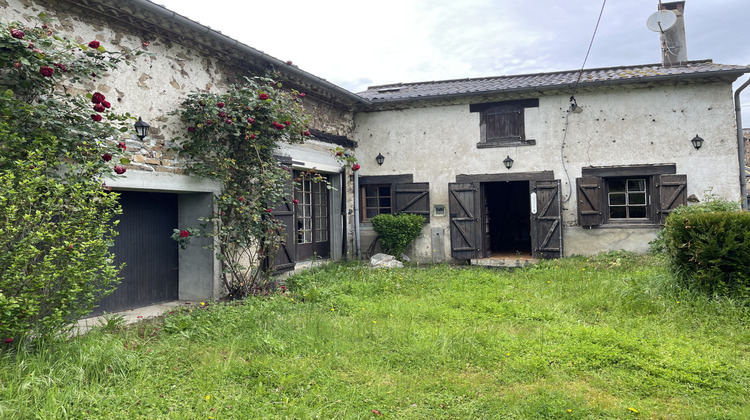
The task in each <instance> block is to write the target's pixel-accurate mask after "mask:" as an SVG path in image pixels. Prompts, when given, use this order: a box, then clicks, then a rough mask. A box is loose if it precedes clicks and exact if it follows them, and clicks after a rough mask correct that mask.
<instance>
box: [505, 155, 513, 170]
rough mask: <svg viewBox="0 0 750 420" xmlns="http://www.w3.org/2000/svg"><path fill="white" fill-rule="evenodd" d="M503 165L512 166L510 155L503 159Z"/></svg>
mask: <svg viewBox="0 0 750 420" xmlns="http://www.w3.org/2000/svg"><path fill="white" fill-rule="evenodd" d="M503 165H505V167H506V168H508V169H510V168H511V167H512V166H513V159H511V158H510V155H509V156H508V157H507V158H505V160H503Z"/></svg>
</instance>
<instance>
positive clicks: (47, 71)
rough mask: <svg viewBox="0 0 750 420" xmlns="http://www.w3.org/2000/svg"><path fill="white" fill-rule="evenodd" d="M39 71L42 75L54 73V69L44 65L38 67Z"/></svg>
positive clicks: (50, 75)
mask: <svg viewBox="0 0 750 420" xmlns="http://www.w3.org/2000/svg"><path fill="white" fill-rule="evenodd" d="M39 73H41V74H42V76H44V77H52V75H53V74H54V73H55V69H53V68H52V67H46V66H45V67H42V68H40V69H39Z"/></svg>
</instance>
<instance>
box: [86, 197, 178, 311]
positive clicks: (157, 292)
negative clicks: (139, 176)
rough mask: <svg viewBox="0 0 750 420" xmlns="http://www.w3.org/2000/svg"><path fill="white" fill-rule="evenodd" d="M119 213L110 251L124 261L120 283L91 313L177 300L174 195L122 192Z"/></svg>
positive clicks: (119, 261)
mask: <svg viewBox="0 0 750 420" xmlns="http://www.w3.org/2000/svg"><path fill="white" fill-rule="evenodd" d="M120 203H121V204H122V215H120V224H119V225H118V226H117V231H118V232H119V235H118V236H117V238H115V246H114V247H113V249H112V250H113V252H114V254H115V263H116V264H117V265H120V264H122V263H125V264H126V265H125V268H124V269H123V270H122V271H121V272H120V274H121V277H122V278H123V279H122V282H121V283H120V285H119V286H118V287H117V290H115V291H114V292H113V293H112V294H111V295H109V296H107V297H105V298H104V299H102V300H101V301H100V303H99V307H98V308H96V309H94V312H93V313H92V315H98V314H101V313H102V312H115V311H121V310H125V309H132V308H138V307H142V306H147V305H151V304H155V303H159V302H166V301H172V300H177V298H178V294H177V285H178V280H179V279H178V275H179V272H178V256H177V250H178V245H177V243H176V242H175V241H174V240H172V239H171V238H170V236H171V235H172V229H175V228H177V195H176V194H164V193H146V192H132V191H123V192H121V193H120Z"/></svg>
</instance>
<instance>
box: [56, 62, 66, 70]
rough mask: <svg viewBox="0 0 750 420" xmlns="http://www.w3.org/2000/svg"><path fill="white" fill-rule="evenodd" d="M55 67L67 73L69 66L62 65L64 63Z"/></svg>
mask: <svg viewBox="0 0 750 420" xmlns="http://www.w3.org/2000/svg"><path fill="white" fill-rule="evenodd" d="M55 67H57V68H58V69H60V70H62V71H65V72H66V71H68V66H66V65H65V64H62V63H57V64H55Z"/></svg>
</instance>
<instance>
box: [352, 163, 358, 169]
mask: <svg viewBox="0 0 750 420" xmlns="http://www.w3.org/2000/svg"><path fill="white" fill-rule="evenodd" d="M358 170H359V163H355V164H354V165H352V171H358Z"/></svg>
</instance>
